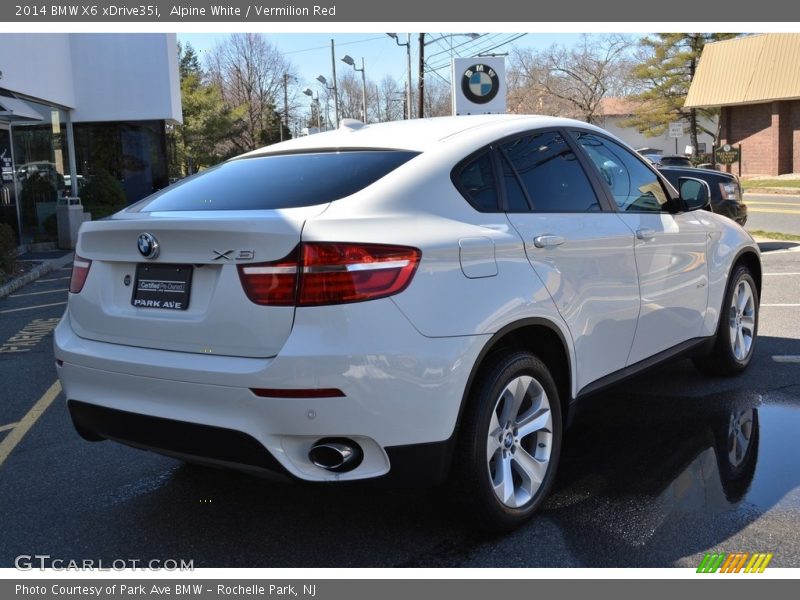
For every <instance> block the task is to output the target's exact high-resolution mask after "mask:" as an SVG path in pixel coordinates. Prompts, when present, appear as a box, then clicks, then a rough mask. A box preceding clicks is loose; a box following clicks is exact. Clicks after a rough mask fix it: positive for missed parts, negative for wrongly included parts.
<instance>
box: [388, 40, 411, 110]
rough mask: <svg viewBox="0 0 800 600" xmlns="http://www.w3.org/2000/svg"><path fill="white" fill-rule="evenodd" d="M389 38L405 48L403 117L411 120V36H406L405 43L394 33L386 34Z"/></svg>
mask: <svg viewBox="0 0 800 600" xmlns="http://www.w3.org/2000/svg"><path fill="white" fill-rule="evenodd" d="M386 35H388V36H389V37H390V38H392V39H393V40H394V43H395V44H397V45H398V46H405V47H406V59H407V62H408V83H407V85H406V86H405V94H406V106H405V111H404V116H405V118H406V119H410V118H411V34H410V33H407V34H406V42H405V43H403V42H401V41H400V40H398V39H397V34H396V33H387V34H386Z"/></svg>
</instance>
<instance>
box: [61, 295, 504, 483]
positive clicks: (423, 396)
mask: <svg viewBox="0 0 800 600" xmlns="http://www.w3.org/2000/svg"><path fill="white" fill-rule="evenodd" d="M337 323H338V324H344V325H345V326H344V327H338V328H337V326H336V324H337ZM352 323H359V324H360V326H359V327H353V326H352V325H350V324H352ZM488 337H489V336H468V337H453V338H427V337H424V336H422V335H421V334H419V333H418V332H417V331H416V330H415V329H414V328H413V327H412V326H411V325H410V323H409V322H408V321H407V320H406V319H405V317H404V316H402V314H401V313H400V311H399V310H397V308H396V307H395V306H394V305H393V304H391V303H388V304H387V303H383V302H381V301H375V302H365V303H360V304H354V305H342V306H334V307H320V308H314V309H308V310H298V311H297V316H296V321H295V326H294V328H293V330H292V334H291V335H290V337H289V340H288V341H287V343H286V344H285V346H284V348H283V349H282V350H281V352H280V354H279V355H278V356H276V357H274V358H270V359H252V358H241V359H240V358H235V357H219V356H208V355H200V354H188V353H180V352H169V351H159V350H146V349H143V348H133V347H129V346H121V345H116V344H109V343H105V342H96V341H92V340H86V339H83V338H80V337H78V336H77V335H76V334H75V332H74V331H73V330H72V328H71V326H70V321H69V312H67V314H66V315H65V317H64V319H63V320H62V322H61V323H60V324H59V326H58V327H57V329H56V332H55V354H56V358H57V359H58V360H59V361H62V362H61V363H60V366H59V367H58V372H59V377H60V378H61V381H62V385H63V388H64V391H65V394H66V397H67V399H68V401H76V402H70V411H71V413H72V414H73V419H74V420H75V424H76V427H77V428H78V429H79V431H81V432H82V433H83V434H84V435H85V436H87V437H90V438H91V437H96V438H107V439H113V440H117V441H120V442H123V443H126V444H129V445H132V446H138V447H142V448H147V449H150V450H155V451H158V452H162V453H164V454H171V455H174V456H180V457H183V458H187V459H189V460H198V461H201V462H212V463H214V464H223V465H227V466H234V467H237V468H242V469H245V470H252V469H256V470H264V471H270V472H278V473H282V474H284V475H289V476H290V477H293V478H297V479H302V480H306V481H345V480H355V479H368V478H376V477H383V476H385V475H387V474H389V473H390V472H394V473H393V475H399V474H400V472H401V471H402V470H403V469H404V468H405V467H402V466H401V464H400V463H403V462H411V463H412V464H413V463H414V462H415V459H413V456H417V455H420V452H419V451H422V454H425V453H426V452H427V453H429V454H430V456H429V457H428V458H429V466H426V467H424V468H423V469H421V470H419V469H414V468H412V469H411V471H412V472H414V471H416V472H418V474H419V475H420V476H421V478H422V479H425V478H427V477H429V476H431V475H436V474H437V473H438V471H440V470H441V468H440V462H441V461H440V458H438V457H439V456H440V455H442V456H443V455H446V454H447V450H446V448H447V444H446V442H447V441H448V440H450V439H451V437H452V436H453V433H454V430H455V425H456V421H457V418H458V413H459V410H460V407H461V401H462V398H463V396H464V391H465V388H466V385H467V380H468V378H469V374H470V371H471V369H472V366H473V364H474V363H475V360H476V359H477V356H478V354H479V353H480V350H481V349H482V347H483V345H484V344H485V343H486V341H487V340H488ZM251 388H279V389H298V388H299V389H304V388H314V389H319V388H337V389H340V390H342V392H343V393H344V397H334V398H263V397H258V396H256V395H255V394H254V393H253V392H252V391H251ZM87 407H88V408H87ZM92 407H93V408H92ZM89 408H92V410H89ZM107 411H115V412H113V413H109V412H107ZM110 415H111V416H113V417H114V418H113V419H112V418H111V416H110ZM128 415H132V416H128ZM142 419H145V420H144V421H143V420H142ZM148 419H156V421H148ZM132 423H136V424H137V426H136V427H132V426H130V425H131V424H132ZM112 424H113V427H112ZM218 430H222V431H218ZM156 431H157V432H159V436H158V437H157V438H156V439H153V438H152V436H153V435H155V434H154V433H153V432H156ZM148 432H149V433H148ZM170 432H174V435H173V434H171V433H170ZM323 437H347V438H349V439H352V440H354V441H355V442H357V443H358V444H359V445H360V446H361V447H362V449H363V450H364V460H363V462H362V463H361V464H360V465H359V466H358V467H357V468H356V469H354V470H353V471H350V472H347V473H331V472H329V471H326V470H324V469H321V468H319V467H317V466H314V465H313V464H312V463H311V462H310V461H309V460H308V451H309V449H310V448H311V446H312V445H313V444H314V443H315V442H316V441H317V440H319V439H320V438H323ZM173 438H174V439H173ZM195 438H196V439H197V440H201V439H202V440H205V441H204V443H202V444H199V442H198V443H195V442H194V441H193V439H195ZM168 442H169V443H168ZM254 444H255V445H254ZM234 449H235V450H236V451H235V452H234ZM409 449H414V450H409ZM231 452H233V454H230V453H231ZM240 453H241V454H242V456H244V457H246V460H244V459H243V458H242V456H239V454H240ZM442 453H444V454H442ZM408 456H411V457H412V458H411V459H410V460H405V458H404V457H408Z"/></svg>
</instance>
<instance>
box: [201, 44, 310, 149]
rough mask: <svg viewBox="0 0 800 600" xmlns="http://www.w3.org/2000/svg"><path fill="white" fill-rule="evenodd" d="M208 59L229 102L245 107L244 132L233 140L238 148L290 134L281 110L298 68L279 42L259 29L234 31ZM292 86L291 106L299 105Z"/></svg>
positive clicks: (211, 74)
mask: <svg viewBox="0 0 800 600" xmlns="http://www.w3.org/2000/svg"><path fill="white" fill-rule="evenodd" d="M207 62H208V64H207V70H208V73H209V78H210V80H211V81H212V82H213V83H214V84H216V85H217V86H219V89H220V90H221V93H222V98H223V101H224V102H225V104H226V106H228V107H229V108H241V109H242V112H243V115H244V116H243V118H242V121H243V123H242V127H241V132H240V133H239V134H238V135H236V136H234V137H233V138H232V139H231V140H230V143H231V144H232V145H233V146H234V147H235V149H236V150H238V151H247V150H253V149H255V148H258V147H260V146H263V145H264V144H268V143H272V142H275V141H277V140H278V139H279V138H280V137H284V136H288V133H289V130H288V128H283V127H282V125H281V116H282V115H281V113H282V111H283V104H284V86H285V85H286V83H287V82H288V81H289V80H294V78H295V77H294V68H293V66H292V64H291V63H290V62H289V61H288V60H287V59H286V58H285V57H284V56H283V55H282V54H281V53H280V51H278V49H277V48H276V47H275V46H273V45H272V44H271V43H270V42H269V41H267V40H266V39H265V38H264V36H262V35H261V34H258V33H234V34H232V35H230V36H229V37H228V38H226V39H225V40H224V41H222V42H220V43H218V44H217V45H216V46H215V47H214V49H213V50H212V51H211V53H210V55H209V57H208V61H207ZM288 89H289V88H288V86H287V90H288ZM292 89H293V93H292V98H291V100H292V104H291V105H290V107H289V108H290V110H291V109H292V108H296V95H295V94H296V90H294V88H292ZM279 107H280V108H279ZM282 129H283V131H281V130H282ZM282 134H283V135H282Z"/></svg>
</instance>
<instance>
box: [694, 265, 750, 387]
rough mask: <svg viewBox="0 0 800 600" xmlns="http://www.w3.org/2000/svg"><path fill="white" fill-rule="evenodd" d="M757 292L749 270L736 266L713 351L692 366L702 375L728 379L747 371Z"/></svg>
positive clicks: (729, 284)
mask: <svg viewBox="0 0 800 600" xmlns="http://www.w3.org/2000/svg"><path fill="white" fill-rule="evenodd" d="M758 303H759V299H758V289H757V288H756V283H755V280H754V279H753V276H752V274H751V273H750V270H749V269H748V268H747V267H745V266H744V265H739V266H737V267H736V268H735V269H734V270H733V273H732V274H731V278H730V281H729V283H728V289H727V290H726V292H725V301H724V302H723V304H722V312H721V313H720V316H719V324H718V325H717V335H716V338H715V340H714V347H713V349H712V350H711V352H710V353H709V354H708V355H707V356H702V357H697V358H695V359H694V364H695V366H696V367H697V368H698V370H700V371H701V372H702V373H705V374H707V375H718V376H723V377H730V376H733V375H738V374H739V373H741V372H742V371H744V370H745V369H746V368H747V365H749V364H750V360H751V359H752V358H753V351H754V350H755V346H756V337H757V335H758Z"/></svg>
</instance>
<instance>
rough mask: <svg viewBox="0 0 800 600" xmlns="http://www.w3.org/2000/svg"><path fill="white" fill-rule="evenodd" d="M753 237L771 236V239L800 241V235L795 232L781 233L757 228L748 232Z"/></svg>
mask: <svg viewBox="0 0 800 600" xmlns="http://www.w3.org/2000/svg"><path fill="white" fill-rule="evenodd" d="M747 233H749V234H750V235H752V236H753V237H761V238H769V239H771V240H782V241H785V242H800V235H797V234H794V233H779V232H777V231H763V230H761V229H756V230H755V231H749V230H748V232H747Z"/></svg>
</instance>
